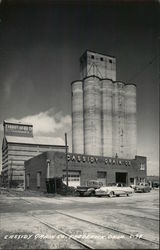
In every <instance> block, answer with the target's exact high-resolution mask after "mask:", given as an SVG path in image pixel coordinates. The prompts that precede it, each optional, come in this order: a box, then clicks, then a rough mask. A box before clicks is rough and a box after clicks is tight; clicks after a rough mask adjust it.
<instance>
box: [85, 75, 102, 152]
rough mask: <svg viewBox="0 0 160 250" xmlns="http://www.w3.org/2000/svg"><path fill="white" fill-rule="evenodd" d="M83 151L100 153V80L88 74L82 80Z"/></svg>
mask: <svg viewBox="0 0 160 250" xmlns="http://www.w3.org/2000/svg"><path fill="white" fill-rule="evenodd" d="M83 84H84V85H83V91H84V92H83V101H84V153H85V154H91V155H101V154H102V146H101V82H100V79H99V78H98V77H96V76H90V77H87V78H85V79H84V82H83Z"/></svg>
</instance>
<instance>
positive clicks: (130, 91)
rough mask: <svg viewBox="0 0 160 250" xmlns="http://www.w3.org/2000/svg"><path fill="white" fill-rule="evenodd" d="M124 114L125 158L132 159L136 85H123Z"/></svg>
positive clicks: (134, 140)
mask: <svg viewBox="0 0 160 250" xmlns="http://www.w3.org/2000/svg"><path fill="white" fill-rule="evenodd" d="M125 116H126V120H125V123H126V158H128V159H133V158H135V155H136V144H137V126H136V124H137V122H136V85H134V84H127V85H126V86H125Z"/></svg>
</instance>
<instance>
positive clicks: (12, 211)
mask: <svg viewBox="0 0 160 250" xmlns="http://www.w3.org/2000/svg"><path fill="white" fill-rule="evenodd" d="M0 198H1V205H0V206H1V210H0V211H1V238H0V242H1V243H0V244H1V249H26V248H28V249H40V248H41V249H42V248H43V249H44V248H45V249H55V248H56V249H57V248H58V249H60V248H68V249H77V248H79V249H80V248H81V249H82V248H86V247H85V246H82V245H81V244H78V243H77V242H76V241H74V240H71V239H70V238H68V237H66V236H65V235H63V234H62V233H63V232H65V233H66V234H67V235H70V236H73V237H74V238H76V239H79V240H80V241H81V242H84V243H85V244H88V245H89V246H91V247H92V249H96V248H101V249H158V248H159V246H158V242H159V217H158V216H159V190H152V191H151V192H150V193H144V194H141V193H135V194H133V196H130V197H114V198H106V197H103V198H97V197H61V196H56V197H45V196H38V195H37V196H33V195H31V196H26V195H25V194H24V193H23V192H19V194H18V195H15V194H14V192H12V193H8V192H5V191H3V192H1V197H0ZM42 222H44V223H45V224H43V223H42ZM51 227H52V228H51ZM53 227H54V228H56V229H58V230H61V231H62V233H60V232H58V231H56V230H55V229H53ZM142 238H143V240H142Z"/></svg>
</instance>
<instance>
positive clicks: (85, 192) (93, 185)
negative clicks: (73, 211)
mask: <svg viewBox="0 0 160 250" xmlns="http://www.w3.org/2000/svg"><path fill="white" fill-rule="evenodd" d="M102 186H103V183H102V182H100V181H97V180H90V181H88V182H87V185H86V186H77V188H76V191H75V194H76V195H79V196H95V190H96V189H97V188H100V187H102Z"/></svg>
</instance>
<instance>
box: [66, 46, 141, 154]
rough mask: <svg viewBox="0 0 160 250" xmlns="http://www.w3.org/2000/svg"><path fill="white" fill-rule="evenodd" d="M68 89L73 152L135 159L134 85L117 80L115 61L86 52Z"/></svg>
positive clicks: (112, 58) (109, 57)
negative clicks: (77, 76)
mask: <svg viewBox="0 0 160 250" xmlns="http://www.w3.org/2000/svg"><path fill="white" fill-rule="evenodd" d="M71 88H72V151H73V153H79V154H86V155H97V156H105V157H106V156H107V157H115V156H118V157H120V158H125V159H134V158H135V155H136V85H135V84H131V83H124V82H121V81H117V80H116V58H115V57H112V56H108V55H103V54H100V53H96V52H93V51H88V50H87V51H86V52H85V53H84V54H83V55H82V56H81V58H80V80H77V81H74V82H72V83H71Z"/></svg>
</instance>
